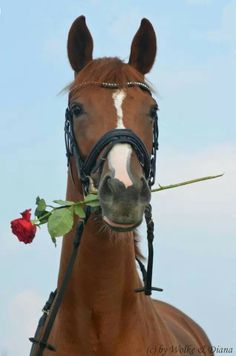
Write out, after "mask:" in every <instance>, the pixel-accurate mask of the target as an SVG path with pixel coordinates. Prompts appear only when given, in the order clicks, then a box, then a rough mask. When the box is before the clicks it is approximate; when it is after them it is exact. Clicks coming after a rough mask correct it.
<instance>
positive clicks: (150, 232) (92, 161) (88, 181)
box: [30, 81, 162, 356]
mask: <svg viewBox="0 0 236 356" xmlns="http://www.w3.org/2000/svg"><path fill="white" fill-rule="evenodd" d="M89 85H97V86H100V87H103V88H107V89H119V88H121V86H120V85H119V84H118V83H105V82H102V83H97V82H85V83H81V85H80V86H81V87H84V86H89ZM122 87H139V88H141V89H143V90H145V91H147V92H148V93H149V94H150V95H152V93H151V89H150V88H149V86H148V85H147V84H146V83H143V82H138V81H129V82H127V83H126V84H125V85H124V86H123V85H122ZM157 120H158V118H157V115H156V117H155V118H154V122H153V135H152V150H151V154H149V153H148V150H147V148H146V146H145V145H144V143H143V142H142V140H141V139H140V138H139V137H138V136H137V135H136V134H135V133H134V132H133V131H132V130H131V129H114V130H111V131H108V132H107V133H105V134H104V135H103V136H102V137H101V138H100V139H99V140H98V141H97V143H96V144H95V145H94V146H93V147H92V149H91V151H90V153H89V154H88V155H87V157H83V155H82V154H81V151H80V149H79V146H78V144H77V141H76V138H75V133H74V127H73V114H72V111H71V108H70V98H69V103H68V107H67V109H66V113H65V145H66V156H67V165H68V166H69V167H70V168H71V158H72V157H73V156H74V157H75V159H76V166H77V171H78V175H79V178H80V180H81V184H82V187H83V192H84V194H85V195H87V194H88V193H91V192H93V191H92V190H93V187H94V184H93V180H92V178H91V174H92V173H95V172H96V171H97V170H100V171H101V169H102V167H103V164H104V162H105V160H106V158H107V155H108V153H109V152H110V150H111V149H112V147H113V146H114V145H116V144H117V143H126V144H127V143H128V144H130V145H131V146H132V148H133V149H134V151H135V152H136V155H137V157H138V160H139V163H140V165H141V166H142V168H143V171H144V174H145V178H146V179H147V182H148V184H149V187H151V186H152V185H153V184H154V183H155V175H156V151H157V150H158V122H157ZM71 172H72V169H71ZM85 215H86V217H85V219H84V220H80V221H79V223H78V225H77V229H76V235H75V238H74V241H73V249H72V252H71V256H70V258H69V262H68V265H67V268H66V272H65V275H64V278H63V281H62V284H61V287H60V289H59V290H58V291H57V290H56V291H55V292H52V293H51V294H50V296H49V299H48V301H47V302H46V304H45V306H44V308H43V315H42V316H41V318H40V320H39V323H38V327H37V330H36V332H35V335H34V337H32V338H30V341H31V342H32V343H33V344H38V350H37V352H36V353H34V345H33V346H32V348H31V352H30V356H42V355H43V352H44V349H45V348H47V349H48V350H50V351H56V349H55V347H54V346H52V345H50V344H48V338H49V335H50V332H51V329H52V327H53V324H54V321H55V318H56V315H57V312H58V310H59V307H60V305H61V302H62V299H63V296H64V292H65V290H66V287H67V284H68V281H69V278H70V276H71V273H72V270H73V266H74V263H75V260H76V257H77V252H78V248H79V245H80V241H81V238H82V233H83V229H84V226H85V224H86V222H87V220H88V219H89V216H90V208H89V207H86V210H85ZM145 220H146V223H147V239H148V264H147V272H146V270H145V267H144V265H143V263H142V262H141V261H140V260H139V259H138V258H136V260H137V262H138V264H139V267H140V269H141V272H142V275H143V282H144V287H142V288H138V289H135V292H144V293H145V294H146V295H151V294H152V290H155V291H162V289H161V288H156V287H152V267H153V245H152V242H153V239H154V222H153V220H152V210H151V205H150V204H148V205H147V207H146V209H145ZM46 321H47V324H46V327H45V329H44V332H43V335H42V336H41V331H42V329H43V327H44V325H45V323H46Z"/></svg>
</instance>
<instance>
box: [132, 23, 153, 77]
mask: <svg viewBox="0 0 236 356" xmlns="http://www.w3.org/2000/svg"><path fill="white" fill-rule="evenodd" d="M156 50H157V45H156V34H155V31H154V28H153V26H152V24H151V22H150V21H148V20H147V19H142V21H141V24H140V27H139V29H138V31H137V32H136V34H135V36H134V39H133V42H132V45H131V52H130V57H129V64H130V65H131V66H133V67H134V68H135V69H137V70H138V71H139V72H140V73H142V74H146V73H148V72H149V71H150V70H151V68H152V66H153V63H154V61H155V57H156Z"/></svg>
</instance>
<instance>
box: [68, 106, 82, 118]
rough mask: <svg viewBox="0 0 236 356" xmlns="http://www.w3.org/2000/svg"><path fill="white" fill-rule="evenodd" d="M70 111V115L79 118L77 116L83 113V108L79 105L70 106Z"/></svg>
mask: <svg viewBox="0 0 236 356" xmlns="http://www.w3.org/2000/svg"><path fill="white" fill-rule="evenodd" d="M70 110H71V112H72V115H73V116H75V117H77V116H79V115H81V114H82V113H83V107H82V105H80V104H74V105H72V107H71V109H70Z"/></svg>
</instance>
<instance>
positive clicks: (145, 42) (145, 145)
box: [67, 16, 158, 231]
mask: <svg viewBox="0 0 236 356" xmlns="http://www.w3.org/2000/svg"><path fill="white" fill-rule="evenodd" d="M67 48H68V57H69V61H70V64H71V67H72V69H73V70H74V73H75V79H74V82H73V83H72V84H71V85H70V87H69V104H68V109H67V119H68V120H67V124H68V125H69V128H67V134H68V135H69V142H67V144H68V145H67V146H68V147H69V162H70V166H71V167H72V168H71V170H72V172H75V171H77V173H78V177H79V180H80V182H81V185H82V187H83V188H84V190H85V192H87V191H88V190H89V188H88V184H90V188H91V184H92V186H93V187H96V189H97V192H98V195H99V199H100V204H101V209H102V217H103V220H104V222H105V223H106V224H107V225H108V226H109V227H110V228H111V229H112V230H116V231H129V230H133V229H134V228H135V227H137V226H138V225H139V224H140V223H141V222H142V217H143V213H144V209H145V207H146V206H147V204H148V203H149V202H150V199H151V192H150V186H151V185H152V184H153V182H154V179H155V154H156V152H155V151H156V149H157V132H158V130H157V109H158V107H157V103H156V101H155V100H154V99H153V97H152V95H150V94H151V90H150V88H149V86H148V84H147V83H146V82H145V78H144V75H145V74H146V73H148V72H149V71H150V69H151V68H152V65H153V63H154V60H155V55H156V36H155V32H154V29H153V27H152V25H151V23H150V22H149V21H148V20H147V19H143V20H142V22H141V25H140V27H139V29H138V31H137V33H136V35H135V36H134V39H133V41H132V45H131V52H130V57H129V62H128V63H124V62H123V61H121V60H120V59H118V58H102V59H95V60H93V58H92V52H93V39H92V36H91V34H90V32H89V30H88V28H87V25H86V22H85V17H84V16H80V17H79V18H77V19H76V20H75V21H74V23H73V24H72V26H71V29H70V31H69V36H68V43H67ZM68 132H69V133H68ZM67 141H68V137H67ZM76 167H77V168H76ZM78 183H79V181H78Z"/></svg>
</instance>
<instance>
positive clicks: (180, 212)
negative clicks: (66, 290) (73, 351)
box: [0, 0, 236, 356]
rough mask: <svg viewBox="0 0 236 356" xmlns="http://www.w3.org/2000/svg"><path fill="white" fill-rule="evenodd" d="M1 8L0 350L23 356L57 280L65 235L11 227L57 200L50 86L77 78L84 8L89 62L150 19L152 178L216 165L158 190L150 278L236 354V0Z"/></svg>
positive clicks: (60, 166) (61, 166)
mask: <svg viewBox="0 0 236 356" xmlns="http://www.w3.org/2000/svg"><path fill="white" fill-rule="evenodd" d="M0 8H1V14H0V71H1V73H0V78H1V80H0V92H1V95H0V134H1V140H0V160H1V188H0V191H1V200H2V208H1V214H0V222H1V230H0V238H1V250H0V270H1V286H2V288H1V290H0V300H1V304H0V308H1V311H0V315H1V322H0V356H15V355H17V356H25V355H26V354H28V353H29V347H30V345H29V342H28V340H27V338H28V337H29V336H32V334H33V333H34V329H35V326H36V322H37V320H38V318H39V316H40V314H41V312H40V310H41V306H42V304H43V302H44V300H45V299H46V298H47V296H48V294H49V292H50V291H51V290H52V289H54V287H55V286H56V279H57V270H58V263H59V256H60V243H59V246H58V247H57V248H56V249H55V248H54V247H53V245H52V244H51V242H50V241H49V237H48V234H47V231H46V229H42V230H41V231H40V232H39V234H37V238H35V240H34V243H33V244H32V245H29V246H25V245H23V244H20V243H18V242H17V240H16V239H15V237H14V236H12V234H11V232H10V229H9V221H10V220H12V219H13V218H16V217H18V214H19V212H20V211H22V210H24V209H25V208H30V207H32V208H34V202H35V197H36V196H37V195H40V196H42V197H45V198H46V199H47V201H51V200H53V199H56V198H63V197H64V195H65V188H66V160H65V150H64V137H63V125H64V110H65V107H66V103H67V98H66V96H65V95H58V93H59V92H60V90H61V89H62V88H63V87H64V86H65V85H67V84H68V83H69V82H70V81H71V80H72V79H73V73H72V71H71V69H70V66H69V63H68V60H67V55H66V40H67V34H68V30H69V27H70V25H71V23H72V22H73V20H74V19H75V18H76V17H77V16H79V15H81V14H84V15H85V16H86V18H87V24H88V26H89V28H90V31H91V33H92V35H93V38H94V57H101V56H119V57H120V58H122V59H124V60H127V59H128V57H129V50H130V44H131V41H132V38H133V36H134V34H135V32H136V31H137V28H138V26H139V24H140V21H141V19H142V18H143V17H147V18H148V19H149V20H150V21H151V22H152V23H153V25H154V28H155V30H156V33H157V39H158V56H157V60H156V63H155V65H154V68H153V70H152V72H151V73H150V74H149V75H148V76H147V78H148V79H149V80H150V81H151V82H152V83H153V85H154V87H155V89H156V91H157V100H158V103H159V106H160V113H159V120H160V151H159V153H158V162H157V164H158V182H160V183H161V184H168V183H172V182H176V181H181V180H185V179H191V178H194V177H198V176H203V175H208V174H217V173H220V172H222V171H223V172H225V176H224V178H222V179H220V180H218V181H214V182H208V183H200V184H198V185H195V186H191V187H186V188H180V189H178V190H177V189H176V190H175V191H173V190H172V191H166V192H161V193H156V195H155V196H153V207H154V217H155V221H156V226H157V228H158V233H157V236H158V242H157V241H156V242H155V244H156V246H155V247H156V251H155V268H154V270H155V273H154V279H155V283H156V284H158V285H159V286H161V287H163V288H164V292H163V294H162V295H161V296H160V295H154V297H156V298H162V299H163V300H166V301H168V302H170V303H172V304H174V305H175V306H177V307H179V308H181V309H182V310H183V311H185V312H186V313H187V314H189V315H190V316H191V317H192V318H193V319H195V320H196V321H197V322H199V323H200V325H202V326H203V328H204V329H205V330H206V332H207V334H208V335H209V337H210V339H211V341H212V343H213V345H215V346H218V345H220V346H228V347H234V352H235V354H236V344H235V334H236V324H235V318H234V317H235V315H236V313H235V312H236V305H235V300H236V295H235V294H236V285H235V275H234V271H235V253H236V241H235V237H236V228H235V219H236V211H235V198H236V191H235V179H236V169H235V160H236V142H235V137H236V120H235V118H236V110H235V98H236V68H235V60H236V25H235V18H236V2H235V1H232V0H231V1H230V0H221V1H214V0H179V1H175V0H172V1H171V0H168V1H154V0H151V1H148V2H147V1H139V2H137V1H128V2H127V1H124V0H122V1H119V2H111V1H105V0H88V1H86V2H85V1H78V0H77V1H71V0H69V1H65V0H61V1H60V2H58V1H55V0H52V1H50V2H48V1H45V0H42V1H41V2H36V3H34V4H33V3H32V2H30V1H21V2H15V1H14V2H13V1H11V0H8V1H1V3H0ZM143 231H144V228H142V229H141V235H144V237H145V233H143ZM142 246H143V250H144V251H145V249H146V244H145V241H144V239H143V241H142ZM19 350H20V351H19Z"/></svg>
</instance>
